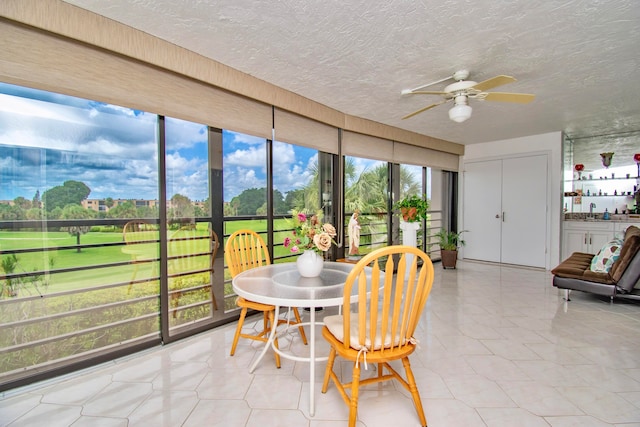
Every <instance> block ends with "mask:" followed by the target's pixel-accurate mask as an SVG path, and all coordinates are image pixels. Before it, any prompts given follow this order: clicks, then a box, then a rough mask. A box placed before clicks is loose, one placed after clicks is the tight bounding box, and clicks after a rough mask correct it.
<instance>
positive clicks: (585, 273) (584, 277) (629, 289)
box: [551, 226, 640, 301]
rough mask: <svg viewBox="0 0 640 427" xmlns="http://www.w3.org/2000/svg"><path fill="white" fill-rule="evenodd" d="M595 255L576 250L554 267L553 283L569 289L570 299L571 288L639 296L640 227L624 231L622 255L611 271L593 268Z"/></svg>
mask: <svg viewBox="0 0 640 427" xmlns="http://www.w3.org/2000/svg"><path fill="white" fill-rule="evenodd" d="M594 256H595V254H588V253H584V252H574V253H573V254H571V256H570V257H569V258H567V259H566V260H564V261H563V262H562V263H560V265H558V266H557V267H556V268H554V269H553V270H551V273H552V274H553V286H555V287H556V288H558V289H564V290H565V291H566V295H565V299H566V300H567V301H569V292H570V291H572V290H576V291H583V292H590V293H593V294H597V295H604V296H608V297H610V298H611V300H613V298H614V297H625V298H634V299H640V229H639V228H638V227H636V226H630V227H628V228H627V229H626V231H625V233H624V239H623V241H622V247H621V249H620V256H619V258H618V259H617V260H616V261H615V262H614V263H613V265H612V266H611V268H610V270H609V271H608V272H602V273H600V272H594V271H591V269H590V267H591V261H592V260H593V257H594Z"/></svg>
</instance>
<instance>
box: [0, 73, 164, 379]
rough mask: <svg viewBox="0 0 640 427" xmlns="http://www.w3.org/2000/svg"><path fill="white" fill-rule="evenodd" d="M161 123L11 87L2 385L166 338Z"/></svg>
mask: <svg viewBox="0 0 640 427" xmlns="http://www.w3.org/2000/svg"><path fill="white" fill-rule="evenodd" d="M156 129H157V116H155V115H153V114H147V113H144V112H140V111H135V110H131V109H128V108H122V107H118V106H114V105H109V104H104V103H100V102H94V101H89V100H84V99H79V98H72V97H67V96H61V95H56V94H51V93H48V92H43V91H37V90H31V89H26V88H20V87H16V86H12V85H6V84H0V164H2V167H1V168H0V170H1V175H0V179H1V181H2V182H1V185H0V268H1V270H0V286H1V293H0V358H1V359H2V360H3V363H1V364H0V381H3V382H4V381H9V380H12V379H14V378H16V377H19V376H20V375H24V373H25V368H28V369H29V370H30V371H40V372H41V371H46V370H47V369H49V368H52V367H55V366H57V365H59V364H61V363H63V362H62V361H63V360H65V362H64V363H68V362H70V361H73V360H74V359H78V360H79V359H81V358H86V357H87V356H86V354H87V352H91V353H94V354H96V352H99V351H100V350H101V349H110V348H112V347H114V346H116V345H120V346H123V347H126V346H130V345H131V346H132V345H135V344H140V343H141V342H145V341H149V340H151V341H154V340H159V327H158V324H159V304H158V293H159V286H158V283H159V282H158V243H157V236H158V234H157V217H158V215H157V212H158V210H157V201H158V166H157V164H158V162H157V160H158V148H157V147H158V144H157V134H156ZM140 218H144V220H140ZM131 221H139V222H140V223H143V222H144V223H145V224H147V225H145V226H139V227H136V232H138V233H142V234H143V235H144V236H145V237H144V238H143V239H142V240H141V241H139V242H133V241H130V239H125V238H124V237H123V229H124V227H125V224H127V223H129V222H131Z"/></svg>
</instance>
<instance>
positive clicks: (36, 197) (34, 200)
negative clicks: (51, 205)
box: [31, 190, 42, 208]
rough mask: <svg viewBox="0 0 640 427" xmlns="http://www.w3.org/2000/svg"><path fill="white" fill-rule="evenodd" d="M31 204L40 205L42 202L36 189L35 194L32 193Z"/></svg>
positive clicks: (36, 206) (35, 206) (39, 206)
mask: <svg viewBox="0 0 640 427" xmlns="http://www.w3.org/2000/svg"><path fill="white" fill-rule="evenodd" d="M31 206H33V207H34V208H41V207H42V203H41V202H40V190H36V194H34V196H33V200H32V201H31Z"/></svg>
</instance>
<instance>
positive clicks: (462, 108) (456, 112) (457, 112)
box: [449, 105, 473, 123]
mask: <svg viewBox="0 0 640 427" xmlns="http://www.w3.org/2000/svg"><path fill="white" fill-rule="evenodd" d="M472 110H473V109H472V108H471V107H470V106H469V105H454V106H453V107H452V108H451V109H450V110H449V118H450V119H451V120H453V121H454V122H456V123H462V122H464V121H465V120H467V119H468V118H469V117H471V111H472Z"/></svg>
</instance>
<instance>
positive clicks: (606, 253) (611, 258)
mask: <svg viewBox="0 0 640 427" xmlns="http://www.w3.org/2000/svg"><path fill="white" fill-rule="evenodd" d="M621 248H622V239H613V240H611V241H610V242H608V243H607V244H605V245H604V246H603V247H602V249H600V251H599V252H598V253H597V254H596V256H594V257H593V259H592V260H591V267H590V269H591V271H595V272H597V273H608V272H609V270H610V269H611V267H612V266H613V263H614V262H616V260H617V259H618V258H619V257H620V249H621Z"/></svg>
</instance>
